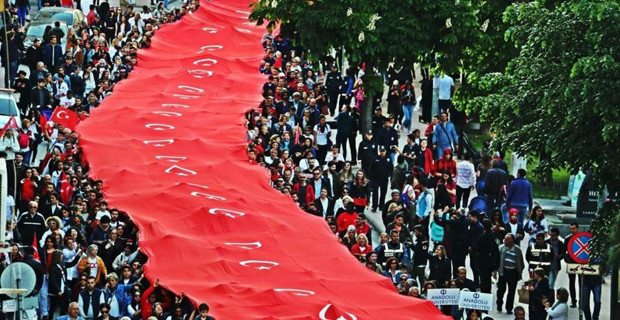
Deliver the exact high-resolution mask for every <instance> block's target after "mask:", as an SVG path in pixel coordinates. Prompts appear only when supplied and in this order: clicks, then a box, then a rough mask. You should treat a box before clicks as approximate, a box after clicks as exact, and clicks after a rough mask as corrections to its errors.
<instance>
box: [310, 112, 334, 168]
mask: <svg viewBox="0 0 620 320" xmlns="http://www.w3.org/2000/svg"><path fill="white" fill-rule="evenodd" d="M313 133H314V137H315V139H314V143H315V146H316V148H317V152H316V157H317V159H318V160H319V161H324V160H325V157H326V156H327V151H328V150H329V146H330V145H331V141H330V140H329V136H330V135H331V129H330V127H329V125H328V124H327V119H326V118H325V116H324V115H321V116H320V117H319V124H316V125H315V126H314V130H313Z"/></svg>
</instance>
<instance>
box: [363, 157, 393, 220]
mask: <svg viewBox="0 0 620 320" xmlns="http://www.w3.org/2000/svg"><path fill="white" fill-rule="evenodd" d="M393 172H394V165H393V163H392V160H391V159H390V158H389V157H388V156H387V149H386V148H385V146H380V147H379V155H378V156H376V157H375V159H374V160H373V161H372V163H371V164H370V170H369V171H368V177H369V178H370V182H371V185H372V189H373V192H372V212H377V208H378V207H379V206H381V207H383V203H384V202H385V196H386V195H387V190H388V180H389V179H390V178H391V177H392V174H393ZM379 192H380V193H381V196H380V197H379Z"/></svg>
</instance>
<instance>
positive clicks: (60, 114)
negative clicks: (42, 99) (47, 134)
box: [50, 107, 79, 130]
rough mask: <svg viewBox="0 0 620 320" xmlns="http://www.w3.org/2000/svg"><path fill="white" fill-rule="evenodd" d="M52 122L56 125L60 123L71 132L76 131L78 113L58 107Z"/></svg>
mask: <svg viewBox="0 0 620 320" xmlns="http://www.w3.org/2000/svg"><path fill="white" fill-rule="evenodd" d="M50 121H53V122H54V123H60V124H62V125H63V126H65V127H66V128H69V129H71V130H75V126H77V124H78V122H79V119H78V116H77V113H75V112H73V111H71V110H69V109H67V108H63V107H56V109H55V110H54V113H52V116H51V117H50Z"/></svg>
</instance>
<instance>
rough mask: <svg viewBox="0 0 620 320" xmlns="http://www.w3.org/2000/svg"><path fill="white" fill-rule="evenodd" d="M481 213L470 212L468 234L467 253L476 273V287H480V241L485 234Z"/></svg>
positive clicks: (470, 264) (472, 268)
mask: <svg viewBox="0 0 620 320" xmlns="http://www.w3.org/2000/svg"><path fill="white" fill-rule="evenodd" d="M479 214H480V212H478V211H476V210H472V211H470V212H469V231H468V232H467V246H468V247H467V252H469V266H470V267H471V270H472V271H473V273H474V285H475V286H476V288H478V287H480V270H479V268H478V258H477V254H476V250H477V249H478V240H479V239H480V236H481V235H482V233H483V229H482V224H480V221H479V217H478V215H479Z"/></svg>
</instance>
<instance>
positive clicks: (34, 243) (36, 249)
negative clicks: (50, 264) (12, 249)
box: [32, 232, 49, 262]
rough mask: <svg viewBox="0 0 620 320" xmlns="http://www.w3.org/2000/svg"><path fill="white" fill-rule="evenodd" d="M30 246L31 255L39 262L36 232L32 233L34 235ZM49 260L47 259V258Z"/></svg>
mask: <svg viewBox="0 0 620 320" xmlns="http://www.w3.org/2000/svg"><path fill="white" fill-rule="evenodd" d="M32 248H33V249H34V254H33V255H32V257H33V258H34V259H35V260H37V261H39V262H41V258H40V257H39V241H38V240H37V233H36V232H35V233H34V237H33V238H32ZM48 261H49V260H48Z"/></svg>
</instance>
